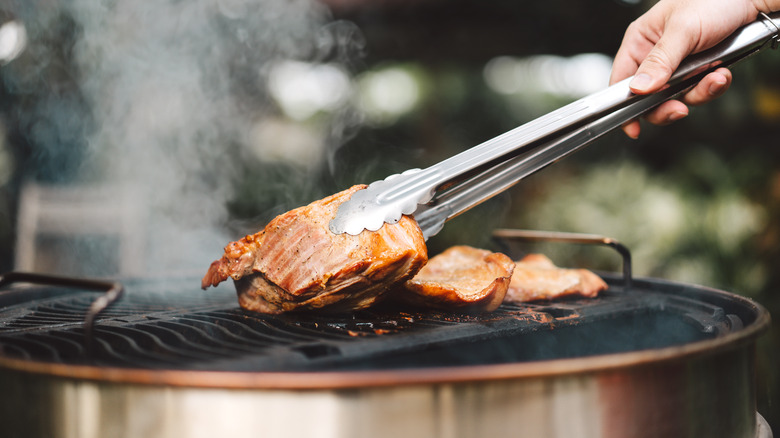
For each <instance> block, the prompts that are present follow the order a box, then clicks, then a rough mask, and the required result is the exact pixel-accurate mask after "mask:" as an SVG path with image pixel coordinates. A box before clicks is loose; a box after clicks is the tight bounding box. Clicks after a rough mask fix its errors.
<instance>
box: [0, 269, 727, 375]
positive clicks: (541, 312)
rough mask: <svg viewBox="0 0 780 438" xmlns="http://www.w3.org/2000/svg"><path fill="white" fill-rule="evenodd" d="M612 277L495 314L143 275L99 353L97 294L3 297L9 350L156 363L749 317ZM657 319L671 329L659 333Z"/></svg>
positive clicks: (243, 363) (385, 350)
mask: <svg viewBox="0 0 780 438" xmlns="http://www.w3.org/2000/svg"><path fill="white" fill-rule="evenodd" d="M605 278H606V279H607V280H608V282H609V283H610V289H609V290H607V291H605V292H604V293H603V294H602V296H601V297H599V298H598V299H573V300H564V301H559V302H554V303H530V304H527V305H522V306H520V305H503V306H501V307H500V308H499V309H498V310H497V311H495V312H493V313H490V314H484V315H466V314H454V313H443V312H419V313H413V312H405V311H398V310H392V309H387V310H385V311H372V312H360V313H356V314H354V315H348V316H328V315H281V316H269V315H262V314H256V313H252V312H247V311H244V310H242V309H240V308H239V307H238V305H237V303H236V298H235V292H234V291H233V290H232V288H231V287H229V286H224V287H220V288H217V289H215V290H210V291H208V292H203V291H200V290H197V289H195V288H193V287H192V284H197V282H195V281H194V280H187V281H185V280H182V281H175V282H171V281H166V282H162V283H157V282H154V281H145V282H134V283H129V284H126V293H125V295H124V297H123V298H122V299H121V300H120V301H118V302H116V303H115V304H114V305H113V306H112V307H110V308H109V309H107V310H106V311H104V312H103V313H101V314H100V316H99V317H98V319H97V321H96V324H95V326H94V344H93V345H92V348H91V350H92V351H89V352H88V351H87V350H86V349H85V344H84V338H85V330H84V325H83V319H84V315H85V313H86V312H87V309H88V308H89V306H90V304H91V303H92V301H93V300H94V298H95V294H94V293H90V292H86V291H79V290H72V289H71V290H66V289H61V288H57V287H50V286H46V287H31V288H24V291H23V293H24V296H25V297H26V298H25V299H21V298H20V294H21V293H22V291H17V290H14V291H12V292H11V293H4V294H0V355H2V356H5V357H10V358H16V359H24V360H35V361H44V362H55V363H66V364H91V365H98V366H114V367H133V368H149V369H161V368H164V369H200V370H232V371H236V370H241V371H275V370H286V371H293V370H316V369H373V368H376V367H420V366H441V365H452V364H474V363H485V362H490V363H493V362H506V361H517V360H538V359H548V358H557V357H572V356H575V355H588V354H600V353H605V352H615V351H627V350H636V349H641V348H653V347H656V346H665V345H674V344H679V343H686V342H691V341H695V340H700V339H708V338H712V337H715V336H719V335H722V334H725V333H728V332H729V331H730V330H732V329H733V328H735V327H737V326H740V325H741V319H740V317H739V316H735V315H732V314H729V311H728V308H727V307H724V306H723V305H722V303H721V304H719V303H707V302H702V301H701V300H697V299H695V298H690V297H685V296H679V295H678V294H675V293H673V291H669V290H665V289H664V288H663V287H659V286H658V285H646V286H645V287H640V286H641V285H639V286H637V285H635V287H633V288H632V289H631V290H629V291H625V290H623V289H622V287H621V282H620V281H619V279H614V278H610V277H609V276H605ZM653 326H658V327H664V328H668V329H669V330H663V332H664V333H665V335H663V336H659V335H658V333H657V332H655V331H652V330H649V328H651V327H653ZM651 332H652V335H650V333H651ZM594 340H597V342H594ZM601 340H604V341H605V342H600V341H601ZM606 341H608V342H606Z"/></svg>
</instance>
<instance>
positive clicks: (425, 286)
mask: <svg viewBox="0 0 780 438" xmlns="http://www.w3.org/2000/svg"><path fill="white" fill-rule="evenodd" d="M513 269H514V262H513V261H512V259H510V258H509V257H507V256H506V255H504V254H501V253H493V252H490V251H487V250H484V249H477V248H472V247H470V246H465V245H460V246H453V247H450V248H448V249H447V250H446V251H444V252H442V253H441V254H439V255H437V256H435V257H432V258H431V259H430V260H429V261H428V264H427V265H425V266H424V267H423V268H422V269H421V270H420V272H418V273H417V275H416V276H414V277H413V278H412V279H411V280H409V281H407V282H406V283H405V284H404V288H402V289H399V290H398V291H394V292H393V293H394V294H397V295H395V297H396V298H397V299H399V300H402V301H406V302H409V303H411V304H414V305H417V306H422V307H432V308H437V309H444V310H459V311H472V312H474V311H476V312H479V311H482V312H489V311H492V310H495V309H496V308H497V307H498V306H499V305H501V302H502V301H503V300H504V295H505V294H506V291H507V288H508V287H509V279H510V278H511V276H512V270H513Z"/></svg>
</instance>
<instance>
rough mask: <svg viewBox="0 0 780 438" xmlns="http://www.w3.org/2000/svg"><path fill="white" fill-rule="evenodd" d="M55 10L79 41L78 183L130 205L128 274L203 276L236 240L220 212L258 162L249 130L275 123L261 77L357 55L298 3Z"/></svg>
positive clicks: (221, 0)
mask: <svg viewBox="0 0 780 438" xmlns="http://www.w3.org/2000/svg"><path fill="white" fill-rule="evenodd" d="M65 7H66V8H67V10H68V13H69V15H70V16H71V17H72V19H73V20H74V21H75V23H76V25H77V27H78V29H79V32H80V33H79V34H78V35H77V38H76V39H75V44H74V46H73V49H72V54H73V56H74V60H75V65H76V67H77V68H78V71H79V78H80V81H79V84H78V86H79V88H80V91H81V93H82V95H83V96H84V98H85V99H86V101H87V103H88V106H89V108H90V111H91V118H92V119H93V123H92V125H91V126H92V127H93V129H92V130H91V131H90V134H88V136H87V138H86V145H87V146H86V148H87V149H88V151H87V153H86V154H85V156H86V157H87V158H86V159H85V162H84V164H83V166H82V168H81V170H80V171H81V172H82V174H89V175H90V178H88V179H89V180H91V181H93V184H97V185H100V186H103V187H107V188H110V190H116V197H123V198H126V199H129V200H132V202H133V206H132V207H133V208H132V211H133V212H134V213H133V215H134V216H136V222H137V223H136V225H137V226H136V227H135V228H133V230H134V231H133V232H134V233H138V234H139V235H138V236H137V239H139V240H140V241H142V243H143V244H142V245H140V246H139V247H141V248H142V250H140V251H142V253H143V257H142V258H143V263H142V265H140V266H139V268H138V270H139V271H142V272H137V273H136V274H140V275H156V274H169V273H171V272H190V271H192V272H203V271H204V270H205V268H206V267H207V266H208V263H209V262H210V261H211V260H213V259H214V258H218V257H219V255H220V254H221V250H222V247H223V246H224V245H225V244H226V243H227V242H228V241H230V240H235V238H236V236H230V235H228V234H226V233H225V232H224V231H222V230H224V229H225V224H226V223H227V221H228V220H229V213H228V210H227V207H226V205H227V201H228V200H231V199H232V198H234V197H235V196H236V193H235V187H236V184H234V183H235V182H236V180H237V179H238V178H241V169H243V168H244V166H245V163H246V161H247V160H251V159H255V160H256V159H257V157H252V156H251V155H250V154H249V151H250V150H251V149H252V147H251V145H250V143H251V142H252V141H257V136H256V135H254V136H253V135H252V132H253V129H254V128H256V127H257V126H258V124H259V123H261V122H262V121H263V120H264V119H267V118H272V117H273V115H274V111H275V109H274V107H273V105H272V103H271V100H270V98H269V97H268V92H267V90H266V82H267V77H266V76H267V74H268V71H269V69H268V66H270V65H272V64H273V63H274V62H277V61H280V60H287V59H293V60H322V59H326V58H327V59H331V60H333V59H336V60H340V61H342V62H343V61H346V60H347V59H349V58H350V57H352V56H353V54H354V51H355V50H356V47H357V50H359V49H360V45H359V44H358V45H357V46H354V45H352V43H351V41H352V39H353V36H354V35H353V34H352V33H353V32H354V31H355V30H354V29H353V28H352V27H350V26H345V25H339V24H338V23H331V22H330V21H329V14H328V11H327V9H325V8H324V7H322V6H321V5H319V4H317V3H315V2H312V1H307V0H259V1H250V0H187V1H180V0H161V1H125V2H113V1H94V0H72V1H70V2H69V3H67V5H66V6H65ZM344 125H345V126H348V125H349V123H345V124H344ZM342 131H343V129H342ZM265 141H274V139H273V138H271V139H265ZM261 158H262V157H261ZM82 179H83V178H82ZM93 259H94V257H93ZM97 259H100V257H97Z"/></svg>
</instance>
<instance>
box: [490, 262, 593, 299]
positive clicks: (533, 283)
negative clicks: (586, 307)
mask: <svg viewBox="0 0 780 438" xmlns="http://www.w3.org/2000/svg"><path fill="white" fill-rule="evenodd" d="M606 288H607V283H605V282H604V280H602V279H601V277H599V276H598V275H596V274H594V273H593V272H590V271H588V270H587V269H563V268H559V267H557V266H555V265H554V264H553V262H552V261H551V260H550V259H549V258H547V257H546V256H544V255H542V254H529V255H527V256H525V257H524V258H523V259H522V260H520V261H518V262H516V265H515V271H514V273H513V274H512V281H511V282H510V284H509V290H508V291H507V293H506V297H505V298H504V300H505V301H507V302H514V303H522V302H526V301H534V300H549V299H554V298H559V297H563V296H567V295H581V296H584V297H595V296H597V295H598V293H599V291H602V290H604V289H606Z"/></svg>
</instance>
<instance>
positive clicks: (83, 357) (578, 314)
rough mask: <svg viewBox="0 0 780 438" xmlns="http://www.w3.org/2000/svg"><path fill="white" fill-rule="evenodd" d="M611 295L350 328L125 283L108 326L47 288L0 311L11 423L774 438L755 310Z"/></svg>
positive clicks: (164, 283) (185, 283)
mask: <svg viewBox="0 0 780 438" xmlns="http://www.w3.org/2000/svg"><path fill="white" fill-rule="evenodd" d="M602 276H603V277H604V278H605V280H606V281H607V283H608V284H609V289H608V290H606V291H605V292H604V293H603V294H602V295H601V296H600V297H599V298H597V299H567V300H562V301H557V302H538V303H528V304H525V305H508V304H504V305H502V306H501V307H500V308H499V309H498V310H497V311H495V312H492V313H489V314H482V315H469V314H454V313H444V312H428V311H425V312H409V311H408V310H406V309H393V308H389V307H388V308H385V309H377V310H372V311H363V312H359V313H356V314H354V315H346V316H329V315H328V316H326V315H282V316H269V315H261V314H256V313H252V312H247V311H244V310H242V309H240V308H239V307H238V306H237V303H236V298H235V291H234V290H233V289H232V288H231V287H229V286H228V287H220V288H217V289H214V290H211V291H208V292H203V291H200V290H199V289H198V288H197V285H198V279H185V278H182V279H175V280H174V279H164V280H163V279H157V280H134V281H127V282H125V283H124V289H125V293H124V296H123V297H122V298H121V299H119V300H118V301H116V302H115V303H114V304H113V305H111V306H110V307H107V308H105V309H102V308H101V309H100V310H99V313H96V312H95V310H94V305H93V302H94V301H95V297H96V293H95V290H94V289H96V288H95V287H94V286H95V284H94V283H86V284H83V285H80V284H79V282H78V281H77V280H75V281H74V280H68V282H67V283H66V284H63V285H57V281H56V278H52V277H48V276H46V277H44V278H45V281H44V283H45V284H43V285H41V284H33V285H25V286H20V285H15V286H14V287H11V288H8V290H6V291H5V292H3V293H1V294H0V387H2V388H4V389H3V393H4V395H3V397H2V398H0V417H2V418H0V422H2V424H3V425H4V426H3V428H4V431H6V432H7V433H8V435H4V436H11V437H14V436H20V437H21V436H25V437H30V436H47V437H49V436H51V437H55V436H56V437H70V436H79V437H92V436H95V437H98V436H100V437H104V436H112V437H119V436H144V437H155V436H161V437H162V436H165V437H167V436H214V435H218V436H227V433H229V434H230V436H234V437H235V436H323V437H329V436H334V437H335V436H338V437H352V436H354V437H358V436H360V437H362V436H398V435H399V434H401V435H403V436H409V437H415V436H420V437H422V436H425V437H428V436H438V437H450V436H452V437H459V436H517V435H518V431H524V432H526V433H527V434H528V435H533V434H535V436H552V437H557V436H567V437H632V436H637V437H640V436H641V437H662V436H663V437H670V436H685V437H688V436H690V437H693V436H708V437H718V436H724V437H725V436H729V437H765V436H771V431H769V429H768V427H767V426H766V423H765V422H763V419H762V418H761V417H760V415H758V414H757V413H756V406H755V382H754V375H753V367H754V357H753V356H754V342H755V338H756V337H757V336H758V334H759V333H760V332H761V331H763V330H764V329H765V328H766V327H767V326H768V324H769V315H768V313H767V312H766V311H765V310H764V309H763V308H762V307H761V306H760V305H758V304H756V303H754V302H753V301H751V300H749V299H747V298H744V297H740V296H737V295H734V294H731V293H728V292H724V291H719V290H714V289H710V288H705V287H700V286H695V285H688V284H680V283H674V282H668V281H663V280H658V279H634V280H633V282H628V280H630V276H629V277H626V276H625V275H623V276H621V275H614V274H602ZM33 277H34V276H33ZM26 280H35V278H29V277H27V278H26ZM113 293H114V297H115V298H116V296H118V294H117V293H116V290H115V289H114V290H113ZM104 304H106V303H104ZM103 307H106V306H103ZM90 309H92V310H90ZM88 314H90V315H93V316H95V315H96V316H97V317H96V318H95V319H94V325H92V322H90V323H89V324H85V321H84V318H85V315H88Z"/></svg>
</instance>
